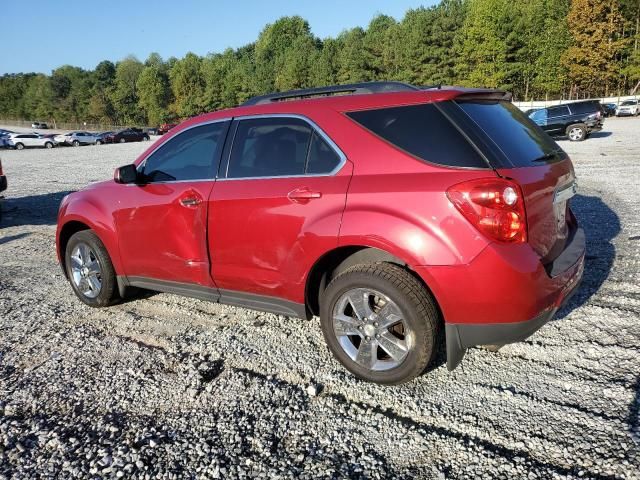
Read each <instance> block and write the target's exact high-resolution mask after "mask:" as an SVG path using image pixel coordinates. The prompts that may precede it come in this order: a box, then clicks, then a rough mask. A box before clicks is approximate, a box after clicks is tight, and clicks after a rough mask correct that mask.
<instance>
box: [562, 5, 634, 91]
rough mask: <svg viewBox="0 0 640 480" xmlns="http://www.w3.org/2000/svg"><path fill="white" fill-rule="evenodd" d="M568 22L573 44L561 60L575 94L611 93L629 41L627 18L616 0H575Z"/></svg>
mask: <svg viewBox="0 0 640 480" xmlns="http://www.w3.org/2000/svg"><path fill="white" fill-rule="evenodd" d="M567 23H568V26H569V32H570V34H571V45H570V46H569V48H568V49H567V50H566V51H565V53H564V54H563V56H562V63H563V64H564V65H565V66H566V68H567V70H568V75H569V79H570V81H571V82H572V85H573V86H572V90H573V92H574V94H575V95H579V94H583V95H594V94H601V93H604V94H605V95H608V93H609V89H610V87H611V86H612V84H613V83H614V80H615V77H616V75H617V74H618V72H619V71H620V63H619V58H620V54H621V52H622V51H623V49H624V47H625V43H626V42H627V41H626V39H624V38H623V36H622V29H623V23H624V19H623V17H622V15H621V13H620V9H619V7H618V2H617V0H572V2H571V8H570V10H569V13H568V15H567ZM603 85H604V88H603V87H602V86H603Z"/></svg>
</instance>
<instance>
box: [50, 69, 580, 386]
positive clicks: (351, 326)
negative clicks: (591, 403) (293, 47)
mask: <svg viewBox="0 0 640 480" xmlns="http://www.w3.org/2000/svg"><path fill="white" fill-rule="evenodd" d="M574 180H575V179H574V171H573V166H572V163H571V160H570V159H569V157H568V156H567V154H566V153H565V152H564V151H563V150H562V149H561V148H560V147H559V146H558V145H557V144H556V143H555V142H554V141H553V140H552V139H551V138H550V137H549V136H548V135H547V134H546V133H545V132H544V131H542V130H541V128H540V127H538V126H537V125H536V124H535V123H534V122H532V121H531V120H530V119H529V118H527V117H526V116H525V115H524V114H523V113H521V112H520V111H519V110H518V109H517V108H515V107H514V106H513V105H512V104H511V102H510V95H509V94H508V93H505V92H502V91H497V90H485V89H464V88H457V87H446V88H443V87H434V88H417V87H414V86H412V85H407V84H403V83H399V82H370V83H362V84H352V85H340V86H333V87H324V88H315V89H308V90H297V91H291V92H285V93H277V94H271V95H265V96H261V97H255V98H252V99H250V100H248V101H247V102H246V103H244V104H243V105H241V106H240V107H237V108H232V109H228V110H222V111H218V112H214V113H209V114H205V115H201V116H198V117H195V118H192V119H189V120H187V121H185V122H183V123H182V124H181V125H179V126H178V127H176V128H174V129H172V130H171V132H169V133H168V134H167V135H165V136H164V137H162V138H161V139H160V140H158V141H157V142H155V143H154V144H153V145H152V146H151V147H150V148H148V149H147V151H145V152H144V153H143V154H142V155H140V156H139V157H138V158H137V160H136V161H135V162H134V163H133V164H131V165H125V166H123V167H120V168H118V169H117V170H116V171H115V174H114V178H113V180H109V181H105V182H101V183H96V184H92V185H90V186H88V187H87V188H85V189H83V190H81V191H78V192H75V193H72V194H70V195H68V196H67V197H65V198H64V199H63V201H62V203H61V205H60V211H59V216H58V227H57V235H56V244H57V254H58V258H59V261H60V264H61V266H62V269H63V271H64V273H65V275H66V276H67V278H68V279H69V281H70V284H71V286H72V288H73V290H74V292H75V293H76V295H77V296H78V297H79V298H80V300H82V301H83V302H84V303H86V304H87V305H90V306H93V307H105V306H108V305H112V304H114V303H115V302H117V301H118V300H120V299H122V298H125V296H126V295H127V290H128V289H129V288H130V287H138V288H143V289H149V290H155V291H160V292H169V293H174V294H179V295H187V296H191V297H195V298H199V299H204V300H210V301H213V302H221V303H225V304H230V305H237V306H242V307H246V308H252V309H256V310H262V311H267V312H273V313H277V314H281V315H286V316H291V317H302V318H306V319H310V318H312V317H313V316H314V315H317V316H319V317H320V325H321V328H322V332H323V334H324V338H325V340H326V342H327V345H328V346H329V348H330V350H331V352H332V353H333V354H334V356H335V357H336V358H337V360H338V361H339V362H340V363H342V365H344V367H345V368H347V369H348V370H349V371H351V372H352V373H353V374H355V375H356V376H358V377H360V378H362V379H365V380H368V381H372V382H377V383H381V384H399V383H402V382H406V381H408V380H410V379H412V378H414V377H415V376H417V375H419V374H420V373H421V372H422V371H424V370H425V368H426V367H427V366H428V365H429V363H430V362H431V361H432V359H433V357H434V353H435V352H436V351H437V349H438V346H439V343H440V342H442V341H444V342H445V345H446V354H447V367H448V368H449V369H450V370H451V369H454V368H455V367H456V366H457V365H458V364H459V363H460V362H461V361H462V358H463V356H464V354H465V352H466V350H467V349H468V348H469V347H472V346H476V345H498V346H499V345H504V344H507V343H512V342H518V341H521V340H524V339H525V338H527V337H528V336H529V335H531V334H532V333H533V332H535V331H536V330H537V329H539V328H540V327H541V326H543V325H544V324H545V323H546V322H548V321H549V320H550V319H551V318H552V317H553V315H554V314H555V312H556V311H557V310H558V308H560V306H561V305H562V304H563V303H564V302H565V301H566V300H567V299H568V298H569V296H570V295H571V294H572V293H573V292H574V291H575V289H576V287H577V285H578V283H579V281H580V279H581V277H582V273H583V267H584V254H585V237H584V233H583V230H582V229H581V228H579V227H578V224H577V221H576V218H575V217H574V215H573V213H572V211H571V209H570V208H569V200H570V198H571V197H572V196H573V195H574V193H575V181H574ZM306 328H310V327H306Z"/></svg>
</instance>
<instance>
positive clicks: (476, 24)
mask: <svg viewBox="0 0 640 480" xmlns="http://www.w3.org/2000/svg"><path fill="white" fill-rule="evenodd" d="M511 12H513V2H511V1H509V0H475V1H473V2H471V3H470V5H469V12H468V15H467V17H466V19H465V22H464V25H463V26H462V29H461V32H460V36H459V38H458V39H457V40H458V43H457V53H458V55H459V58H458V63H457V65H456V76H457V79H458V81H460V83H461V84H463V85H467V86H474V87H478V86H482V87H491V88H497V87H504V86H505V85H506V84H508V81H509V65H508V58H507V52H508V43H507V36H506V33H507V32H508V29H509V26H511V25H512V23H513V17H512V14H511Z"/></svg>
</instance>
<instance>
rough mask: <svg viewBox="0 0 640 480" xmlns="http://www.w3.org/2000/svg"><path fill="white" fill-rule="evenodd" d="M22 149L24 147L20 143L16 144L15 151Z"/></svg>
mask: <svg viewBox="0 0 640 480" xmlns="http://www.w3.org/2000/svg"><path fill="white" fill-rule="evenodd" d="M22 149H24V145H23V144H22V143H16V150H22Z"/></svg>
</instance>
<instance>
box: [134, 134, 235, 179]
mask: <svg viewBox="0 0 640 480" xmlns="http://www.w3.org/2000/svg"><path fill="white" fill-rule="evenodd" d="M227 126H228V123H227V122H218V123H210V124H206V125H201V126H198V127H194V128H190V129H188V130H185V131H184V132H183V133H180V134H178V135H176V136H175V137H173V138H171V139H170V140H169V141H168V142H167V143H165V144H164V145H162V146H161V147H160V148H159V149H158V150H156V151H155V152H153V153H152V154H151V155H150V156H149V157H148V158H147V160H146V161H145V163H144V165H143V167H142V170H141V173H142V174H143V176H144V179H145V181H146V182H148V183H154V182H173V181H180V180H205V179H210V178H215V176H216V175H215V173H216V170H217V166H218V165H217V163H218V162H217V160H218V158H219V157H220V151H221V149H222V144H223V143H224V135H225V133H226V130H227Z"/></svg>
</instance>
